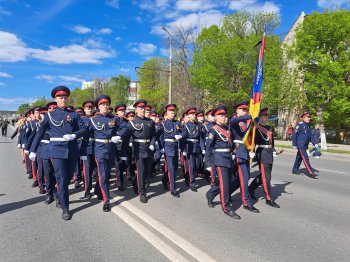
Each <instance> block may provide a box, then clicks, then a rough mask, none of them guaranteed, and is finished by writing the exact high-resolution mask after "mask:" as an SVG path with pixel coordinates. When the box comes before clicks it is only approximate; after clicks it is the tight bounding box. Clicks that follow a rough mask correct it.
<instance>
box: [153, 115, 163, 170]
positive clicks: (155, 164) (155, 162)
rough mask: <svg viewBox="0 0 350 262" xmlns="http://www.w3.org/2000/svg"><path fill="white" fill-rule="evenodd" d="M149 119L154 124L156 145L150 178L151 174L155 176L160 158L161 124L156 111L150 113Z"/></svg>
mask: <svg viewBox="0 0 350 262" xmlns="http://www.w3.org/2000/svg"><path fill="white" fill-rule="evenodd" d="M150 118H151V119H152V121H154V123H155V128H156V143H155V145H154V154H153V163H152V176H151V177H153V176H154V175H153V173H154V174H155V173H156V172H157V167H159V165H160V159H161V158H162V152H161V147H160V145H159V143H160V142H159V138H160V129H161V123H160V121H159V115H158V114H157V112H156V111H151V114H150Z"/></svg>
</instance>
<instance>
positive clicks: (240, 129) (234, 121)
mask: <svg viewBox="0 0 350 262" xmlns="http://www.w3.org/2000/svg"><path fill="white" fill-rule="evenodd" d="M251 119H252V116H251V115H246V116H238V117H233V118H231V120H230V127H231V131H232V136H233V139H234V140H238V141H242V139H243V136H244V134H245V133H246V131H247V130H248V127H249V123H248V121H249V120H251ZM233 143H234V144H235V148H236V157H238V158H241V159H245V160H249V152H248V150H247V148H246V147H245V146H244V145H243V143H242V142H240V143H238V142H236V143H235V142H233Z"/></svg>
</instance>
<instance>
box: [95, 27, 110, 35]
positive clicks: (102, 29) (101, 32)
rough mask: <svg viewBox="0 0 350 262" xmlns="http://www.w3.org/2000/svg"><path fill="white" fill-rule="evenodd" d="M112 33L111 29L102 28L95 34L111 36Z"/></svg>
mask: <svg viewBox="0 0 350 262" xmlns="http://www.w3.org/2000/svg"><path fill="white" fill-rule="evenodd" d="M112 32H113V31H112V29H110V28H101V29H98V30H96V31H95V33H96V34H99V35H110V34H111V33H112Z"/></svg>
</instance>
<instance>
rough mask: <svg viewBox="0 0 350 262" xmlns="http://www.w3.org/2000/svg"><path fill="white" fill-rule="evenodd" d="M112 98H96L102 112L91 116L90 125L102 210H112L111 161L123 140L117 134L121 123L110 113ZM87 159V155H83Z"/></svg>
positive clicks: (97, 192) (97, 186) (98, 193)
mask: <svg viewBox="0 0 350 262" xmlns="http://www.w3.org/2000/svg"><path fill="white" fill-rule="evenodd" d="M110 104H111V98H110V97H109V96H106V95H100V96H99V97H97V98H96V100H95V106H96V107H97V108H98V109H99V110H100V114H98V115H96V116H94V117H91V118H90V125H89V127H88V131H89V135H90V138H92V139H93V152H94V156H95V162H96V165H97V171H98V179H97V182H96V185H95V193H96V195H97V197H98V199H102V200H103V207H102V210H103V211H105V212H109V211H111V207H110V197H109V177H110V172H111V162H112V161H113V162H114V159H115V152H116V143H118V142H119V141H120V140H121V136H117V130H118V128H119V123H118V122H117V120H116V119H115V117H114V116H113V115H111V114H109V105H110ZM125 131H127V130H126V128H125ZM86 141H87V140H86V139H84V144H83V146H82V152H81V154H82V155H85V154H84V150H85V145H86ZM82 158H83V160H86V159H87V157H82Z"/></svg>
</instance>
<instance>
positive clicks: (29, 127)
mask: <svg viewBox="0 0 350 262" xmlns="http://www.w3.org/2000/svg"><path fill="white" fill-rule="evenodd" d="M24 115H25V117H26V122H25V127H24V130H23V131H24V132H23V135H22V139H21V140H22V148H23V150H24V153H25V167H26V171H27V175H28V178H29V179H32V178H33V176H34V173H33V172H34V170H33V167H32V161H31V160H30V159H29V154H28V152H26V149H25V146H26V143H27V141H28V139H29V137H30V135H31V133H32V130H33V128H34V127H33V124H32V121H33V120H34V115H33V109H29V110H28V111H27V112H26V113H25V114H24ZM33 185H34V183H33Z"/></svg>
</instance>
